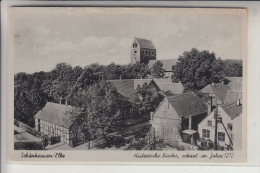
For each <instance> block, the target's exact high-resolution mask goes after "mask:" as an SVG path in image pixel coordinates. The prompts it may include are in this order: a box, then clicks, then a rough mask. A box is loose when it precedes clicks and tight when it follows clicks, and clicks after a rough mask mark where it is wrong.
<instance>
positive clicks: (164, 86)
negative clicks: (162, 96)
mask: <svg viewBox="0 0 260 173" xmlns="http://www.w3.org/2000/svg"><path fill="white" fill-rule="evenodd" d="M153 81H154V82H155V83H156V85H157V86H158V87H159V89H160V90H161V91H163V92H164V93H166V94H168V95H177V94H183V92H184V86H183V84H182V83H180V82H179V83H173V82H172V80H171V78H153Z"/></svg>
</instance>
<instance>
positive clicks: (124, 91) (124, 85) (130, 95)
mask: <svg viewBox="0 0 260 173" xmlns="http://www.w3.org/2000/svg"><path fill="white" fill-rule="evenodd" d="M109 81H110V82H111V83H113V84H114V85H115V87H116V89H117V92H118V93H119V94H121V96H122V99H123V100H128V101H130V102H133V101H134V98H135V89H136V88H137V86H138V85H140V87H142V86H143V84H144V83H147V85H149V84H150V83H151V82H152V79H122V80H109Z"/></svg>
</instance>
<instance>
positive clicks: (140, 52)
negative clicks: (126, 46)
mask: <svg viewBox="0 0 260 173" xmlns="http://www.w3.org/2000/svg"><path fill="white" fill-rule="evenodd" d="M130 51H131V55H130V57H131V64H135V63H136V62H138V61H139V62H140V63H144V64H148V63H149V61H150V60H156V49H155V47H154V45H153V43H152V42H151V41H150V40H145V39H141V38H135V39H134V41H133V43H132V45H131V49H130Z"/></svg>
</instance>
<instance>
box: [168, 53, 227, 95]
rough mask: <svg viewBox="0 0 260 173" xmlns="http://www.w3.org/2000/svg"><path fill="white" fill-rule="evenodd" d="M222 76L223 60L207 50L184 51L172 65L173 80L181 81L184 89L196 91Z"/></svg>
mask: <svg viewBox="0 0 260 173" xmlns="http://www.w3.org/2000/svg"><path fill="white" fill-rule="evenodd" d="M223 78H224V73H223V62H222V61H221V59H216V57H215V54H214V53H210V52H209V51H198V50H197V49H195V48H193V49H191V51H189V52H188V51H185V52H184V53H183V55H181V56H180V57H179V58H178V62H177V64H176V65H175V66H173V75H172V80H173V82H179V81H181V82H182V83H183V85H184V87H185V89H186V90H191V91H198V90H200V89H202V88H203V87H205V86H206V85H208V84H210V83H211V82H220V81H221V80H222V79H223Z"/></svg>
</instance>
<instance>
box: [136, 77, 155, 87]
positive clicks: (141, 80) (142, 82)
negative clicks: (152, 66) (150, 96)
mask: <svg viewBox="0 0 260 173" xmlns="http://www.w3.org/2000/svg"><path fill="white" fill-rule="evenodd" d="M151 82H152V79H135V80H134V89H136V88H137V86H138V85H140V87H142V86H143V84H144V83H147V85H149V84H150V83H151Z"/></svg>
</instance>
